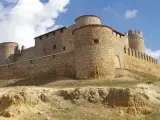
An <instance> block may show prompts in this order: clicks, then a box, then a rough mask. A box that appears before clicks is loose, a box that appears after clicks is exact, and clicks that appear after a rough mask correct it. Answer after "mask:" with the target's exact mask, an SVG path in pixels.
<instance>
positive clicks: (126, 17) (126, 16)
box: [124, 9, 139, 19]
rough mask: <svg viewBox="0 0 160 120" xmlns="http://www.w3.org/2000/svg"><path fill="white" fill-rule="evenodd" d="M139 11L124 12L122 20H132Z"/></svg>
mask: <svg viewBox="0 0 160 120" xmlns="http://www.w3.org/2000/svg"><path fill="white" fill-rule="evenodd" d="M138 12H139V11H138V10H136V9H134V10H126V12H125V14H124V18H125V19H133V18H135V17H136V16H137V13H138Z"/></svg>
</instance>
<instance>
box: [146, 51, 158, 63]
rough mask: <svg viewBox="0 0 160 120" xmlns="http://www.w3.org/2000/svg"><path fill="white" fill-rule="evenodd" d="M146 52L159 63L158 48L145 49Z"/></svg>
mask: <svg viewBox="0 0 160 120" xmlns="http://www.w3.org/2000/svg"><path fill="white" fill-rule="evenodd" d="M146 54H148V55H150V56H152V57H154V58H155V59H157V60H158V62H159V63H160V50H152V49H146Z"/></svg>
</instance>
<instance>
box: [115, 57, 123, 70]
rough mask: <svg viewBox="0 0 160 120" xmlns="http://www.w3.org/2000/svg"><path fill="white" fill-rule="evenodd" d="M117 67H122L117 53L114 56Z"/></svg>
mask: <svg viewBox="0 0 160 120" xmlns="http://www.w3.org/2000/svg"><path fill="white" fill-rule="evenodd" d="M114 62H115V68H121V63H120V59H119V57H118V56H117V55H116V56H115V58H114Z"/></svg>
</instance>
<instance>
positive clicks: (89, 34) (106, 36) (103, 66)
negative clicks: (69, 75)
mask: <svg viewBox="0 0 160 120" xmlns="http://www.w3.org/2000/svg"><path fill="white" fill-rule="evenodd" d="M79 19H80V20H79ZM100 23H101V21H100V18H99V17H95V16H89V15H87V16H81V17H80V18H77V19H76V25H77V27H78V28H77V29H75V30H74V31H73V34H74V47H75V69H76V77H77V78H79V79H89V78H111V77H114V73H115V65H114V48H113V44H114V43H113V40H112V32H113V31H112V29H111V28H110V27H108V26H105V25H100Z"/></svg>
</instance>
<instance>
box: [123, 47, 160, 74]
mask: <svg viewBox="0 0 160 120" xmlns="http://www.w3.org/2000/svg"><path fill="white" fill-rule="evenodd" d="M124 53H125V56H124V58H125V65H124V68H125V69H131V70H136V71H140V72H144V73H150V74H154V75H158V76H160V64H158V63H157V60H156V59H154V58H153V57H151V56H148V55H146V54H144V53H141V52H138V51H137V50H134V49H131V48H124Z"/></svg>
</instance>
